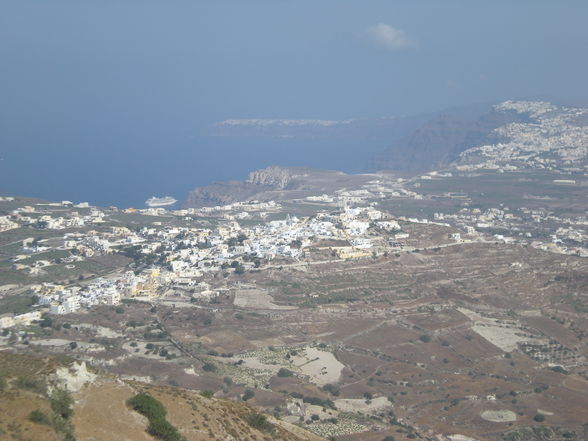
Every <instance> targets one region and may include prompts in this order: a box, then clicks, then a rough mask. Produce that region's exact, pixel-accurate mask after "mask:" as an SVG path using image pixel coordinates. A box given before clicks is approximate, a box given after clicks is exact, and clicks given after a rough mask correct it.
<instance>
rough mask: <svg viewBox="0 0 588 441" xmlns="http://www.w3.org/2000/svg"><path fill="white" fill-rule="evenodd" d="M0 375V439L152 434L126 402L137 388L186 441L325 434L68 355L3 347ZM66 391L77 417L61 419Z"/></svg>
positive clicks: (107, 440) (81, 439) (116, 438)
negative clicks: (96, 368)
mask: <svg viewBox="0 0 588 441" xmlns="http://www.w3.org/2000/svg"><path fill="white" fill-rule="evenodd" d="M0 375H1V377H0V378H1V380H0V440H5V439H6V440H8V439H14V440H47V441H54V440H55V441H59V440H74V439H75V440H78V441H90V440H92V441H99V440H101V441H151V440H154V439H155V438H154V437H153V436H151V435H150V434H149V433H148V432H147V428H148V421H147V418H145V417H144V416H142V415H141V414H139V413H138V412H136V411H134V410H133V409H131V408H130V407H129V405H128V404H127V401H128V400H129V398H131V397H133V396H135V395H136V394H138V393H146V394H149V395H150V396H152V397H154V398H155V399H157V400H159V401H160V402H161V403H162V404H163V406H164V407H165V409H166V410H167V415H166V418H167V420H168V421H169V422H170V423H171V424H172V425H173V426H174V427H175V428H176V429H177V430H178V432H179V433H180V434H181V435H182V436H183V437H184V439H185V440H186V441H204V440H214V439H218V440H221V439H222V440H245V439H247V440H251V441H261V440H269V439H274V440H288V441H319V440H321V439H322V438H320V437H318V436H316V435H313V434H310V433H308V432H306V431H304V430H303V429H300V428H298V427H296V426H293V425H290V424H288V423H285V422H282V421H278V420H275V419H273V418H271V417H264V416H262V415H261V414H258V413H257V412H256V411H255V410H253V409H252V408H251V407H249V406H247V405H246V404H244V403H240V402H236V401H229V400H221V399H216V398H212V397H208V396H203V395H202V394H200V393H199V392H198V391H192V390H185V389H180V388H175V387H171V386H165V387H162V386H153V385H149V384H146V383H140V382H135V381H123V380H121V379H120V378H118V377H116V376H112V375H105V374H99V373H93V372H89V371H87V370H86V368H85V364H78V363H76V362H74V361H72V360H69V359H59V358H52V357H45V358H37V357H31V356H26V355H17V354H12V353H9V352H6V351H4V352H0ZM64 390H66V391H69V394H70V396H71V397H72V399H73V404H72V405H71V410H70V411H69V412H70V413H71V415H68V416H67V417H65V418H62V417H60V416H57V414H58V413H60V412H63V406H62V407H59V405H57V404H56V403H57V402H58V401H57V400H56V398H55V397H56V395H57V394H58V392H59V391H64ZM32 412H35V413H34V414H31V413H32ZM266 418H267V419H266ZM33 420H34V421H33ZM270 421H271V422H270ZM170 439H171V438H170Z"/></svg>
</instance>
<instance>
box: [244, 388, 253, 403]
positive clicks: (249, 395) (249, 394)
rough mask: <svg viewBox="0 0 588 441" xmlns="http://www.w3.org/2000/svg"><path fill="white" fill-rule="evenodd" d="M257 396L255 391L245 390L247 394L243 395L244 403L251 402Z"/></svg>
mask: <svg viewBox="0 0 588 441" xmlns="http://www.w3.org/2000/svg"><path fill="white" fill-rule="evenodd" d="M254 396H255V392H254V391H253V389H245V392H244V393H243V397H242V399H243V401H247V400H250V399H251V398H253V397H254Z"/></svg>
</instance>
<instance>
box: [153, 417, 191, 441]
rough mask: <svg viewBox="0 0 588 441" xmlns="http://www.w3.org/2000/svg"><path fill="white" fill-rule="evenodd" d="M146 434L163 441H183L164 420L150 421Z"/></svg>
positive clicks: (176, 430)
mask: <svg viewBox="0 0 588 441" xmlns="http://www.w3.org/2000/svg"><path fill="white" fill-rule="evenodd" d="M147 432H149V434H150V435H153V436H154V437H155V438H158V439H160V440H163V441H183V439H184V438H183V437H182V435H180V433H179V432H178V429H176V428H175V427H174V426H172V425H171V424H170V423H169V422H167V421H166V420H165V418H155V419H152V420H151V419H150V420H149V427H148V428H147Z"/></svg>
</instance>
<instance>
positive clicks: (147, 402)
mask: <svg viewBox="0 0 588 441" xmlns="http://www.w3.org/2000/svg"><path fill="white" fill-rule="evenodd" d="M127 404H128V405H129V406H130V407H132V408H133V409H134V410H136V411H137V412H139V413H140V414H142V415H145V416H146V417H147V418H148V419H149V420H150V421H151V420H156V419H163V418H165V415H166V413H167V412H166V410H165V407H164V406H163V404H161V403H160V402H159V401H158V400H156V399H155V398H153V397H152V396H151V395H149V394H145V393H140V394H137V395H135V396H134V397H133V398H130V399H129V401H127Z"/></svg>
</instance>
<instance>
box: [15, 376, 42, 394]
mask: <svg viewBox="0 0 588 441" xmlns="http://www.w3.org/2000/svg"><path fill="white" fill-rule="evenodd" d="M16 387H18V388H19V389H28V390H32V391H33V392H37V393H40V394H42V393H45V385H44V384H43V382H42V381H40V380H37V379H36V378H33V377H18V378H17V379H16Z"/></svg>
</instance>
